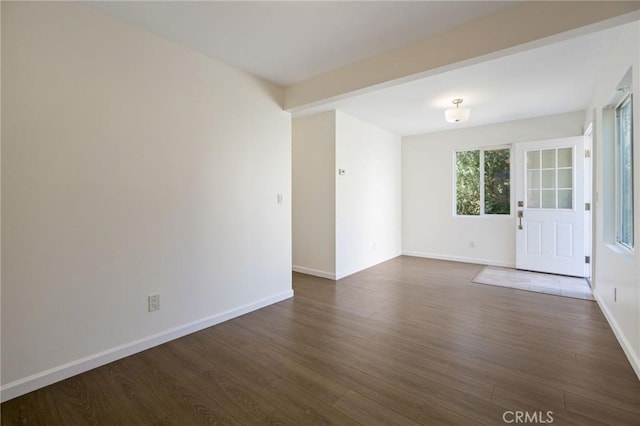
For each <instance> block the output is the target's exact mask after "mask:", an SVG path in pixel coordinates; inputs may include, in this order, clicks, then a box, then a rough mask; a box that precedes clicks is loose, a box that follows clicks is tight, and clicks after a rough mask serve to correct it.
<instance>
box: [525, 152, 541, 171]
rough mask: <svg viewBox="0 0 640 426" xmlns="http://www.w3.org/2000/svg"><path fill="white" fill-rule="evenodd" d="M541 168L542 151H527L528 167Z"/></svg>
mask: <svg viewBox="0 0 640 426" xmlns="http://www.w3.org/2000/svg"><path fill="white" fill-rule="evenodd" d="M539 168H540V151H528V152H527V169H529V170H531V169H539Z"/></svg>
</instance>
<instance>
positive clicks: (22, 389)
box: [0, 290, 293, 402]
mask: <svg viewBox="0 0 640 426" xmlns="http://www.w3.org/2000/svg"><path fill="white" fill-rule="evenodd" d="M290 297H293V290H287V291H284V292H282V293H278V294H275V295H273V296H270V297H266V298H264V299H260V300H257V301H255V302H252V303H248V304H246V305H243V306H240V307H238V308H234V309H230V310H228V311H225V312H222V313H219V314H216V315H212V316H210V317H207V318H204V319H201V320H198V321H194V322H191V323H189V324H185V325H182V326H179V327H175V328H172V329H169V330H166V331H163V332H160V333H157V334H153V335H151V336H147V337H144V338H142V339H139V340H135V341H133V342H129V343H126V344H124V345H120V346H116V347H114V348H110V349H107V350H105V351H102V352H98V353H96V354H92V355H89V356H87V357H84V358H81V359H78V360H75V361H71V362H68V363H66V364H63V365H59V366H57V367H54V368H51V369H49V370H46V371H42V372H40V373H36V374H33V375H31V376H28V377H25V378H23V379H19V380H16V381H14V382H11V383H7V384H6V385H4V386H2V387H1V388H0V401H2V402H5V401H8V400H10V399H13V398H16V397H18V396H20V395H24V394H26V393H29V392H31V391H34V390H36V389H40V388H42V387H45V386H48V385H50V384H53V383H56V382H59V381H60V380H64V379H67V378H69V377H72V376H75V375H77V374H80V373H84V372H85V371H88V370H91V369H93V368H97V367H100V366H102V365H105V364H108V363H110V362H113V361H116V360H118V359H121V358H125V357H127V356H129V355H133V354H135V353H138V352H141V351H144V350H146V349H149V348H152V347H154V346H158V345H161V344H163V343H166V342H168V341H170V340H174V339H177V338H179V337H182V336H186V335H187V334H191V333H194V332H196V331H199V330H202V329H204V328H207V327H211V326H214V325H216V324H220V323H222V322H225V321H228V320H230V319H232V318H235V317H238V316H240V315H244V314H247V313H249V312H252V311H255V310H258V309H260V308H264V307H265V306H269V305H272V304H274V303H277V302H280V301H282V300H285V299H289V298H290Z"/></svg>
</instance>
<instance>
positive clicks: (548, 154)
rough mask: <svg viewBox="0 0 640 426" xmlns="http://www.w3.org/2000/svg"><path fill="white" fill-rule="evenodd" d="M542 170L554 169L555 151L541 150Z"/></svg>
mask: <svg viewBox="0 0 640 426" xmlns="http://www.w3.org/2000/svg"><path fill="white" fill-rule="evenodd" d="M542 168H543V169H555V168H556V150H555V149H544V150H542Z"/></svg>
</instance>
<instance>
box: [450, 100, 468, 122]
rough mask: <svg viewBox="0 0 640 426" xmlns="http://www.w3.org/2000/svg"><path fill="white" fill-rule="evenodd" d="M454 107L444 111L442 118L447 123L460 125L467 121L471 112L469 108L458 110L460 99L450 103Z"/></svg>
mask: <svg viewBox="0 0 640 426" xmlns="http://www.w3.org/2000/svg"><path fill="white" fill-rule="evenodd" d="M451 102H452V103H453V104H454V105H455V106H456V107H455V108H451V109H448V110H445V112H444V118H445V119H446V120H447V121H448V122H449V123H462V122H463V121H467V120H468V119H469V113H470V112H471V110H469V108H460V104H461V103H462V99H454V100H453V101H451Z"/></svg>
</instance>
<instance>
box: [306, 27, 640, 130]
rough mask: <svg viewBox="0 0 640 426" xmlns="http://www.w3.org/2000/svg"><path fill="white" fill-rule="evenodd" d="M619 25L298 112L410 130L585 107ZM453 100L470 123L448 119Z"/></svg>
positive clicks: (515, 118) (563, 111)
mask: <svg viewBox="0 0 640 426" xmlns="http://www.w3.org/2000/svg"><path fill="white" fill-rule="evenodd" d="M620 30H621V27H615V28H611V29H607V30H604V31H600V32H596V33H591V34H588V35H585V36H581V37H577V38H572V39H569V40H566V41H562V42H559V43H555V44H551V45H547V46H544V47H539V48H536V49H532V50H528V51H524V52H521V53H516V54H512V55H509V56H503V57H501V58H498V59H494V60H490V61H486V62H481V63H479V64H475V65H470V66H467V67H463V68H459V69H455V70H453V71H449V72H444V73H442V74H437V75H434V76H431V77H427V78H424V79H420V80H416V81H412V82H410V83H405V84H400V85H396V86H392V87H389V88H385V89H380V90H376V91H372V92H369V93H365V94H363V95H359V96H354V97H351V98H348V99H344V100H341V101H337V102H332V103H329V104H325V105H322V106H320V107H316V108H311V109H306V110H302V111H300V112H298V113H297V114H296V115H297V116H301V115H308V114H310V113H313V112H319V111H326V110H331V109H338V110H340V111H343V112H345V113H347V114H350V115H353V116H354V117H358V118H360V119H362V120H365V121H368V122H370V123H374V124H377V125H378V126H380V127H383V128H385V129H387V130H390V131H392V132H394V133H396V134H399V135H402V136H406V135H414V134H420V133H429V132H436V131H442V130H452V129H459V128H463V127H472V126H480V125H484V124H491V123H499V122H504V121H511V120H518V119H525V118H531V117H540V116H545V115H553V114H561V113H565V112H571V111H578V110H583V109H586V108H587V106H588V103H589V100H590V99H591V96H592V95H593V91H594V89H595V86H596V82H597V79H598V76H599V75H600V72H601V70H602V67H603V66H604V63H605V62H606V61H605V60H603V59H604V58H606V57H607V56H608V55H609V48H610V46H611V45H612V44H613V43H614V41H615V39H616V38H617V37H618V34H619V32H620ZM639 46H640V41H639ZM456 98H462V99H464V102H463V103H462V105H461V106H462V107H468V108H469V109H470V110H471V116H470V118H469V121H467V122H465V123H454V124H451V123H447V122H446V121H445V120H444V110H445V109H448V108H452V107H453V104H452V103H451V101H452V100H453V99H456Z"/></svg>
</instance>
